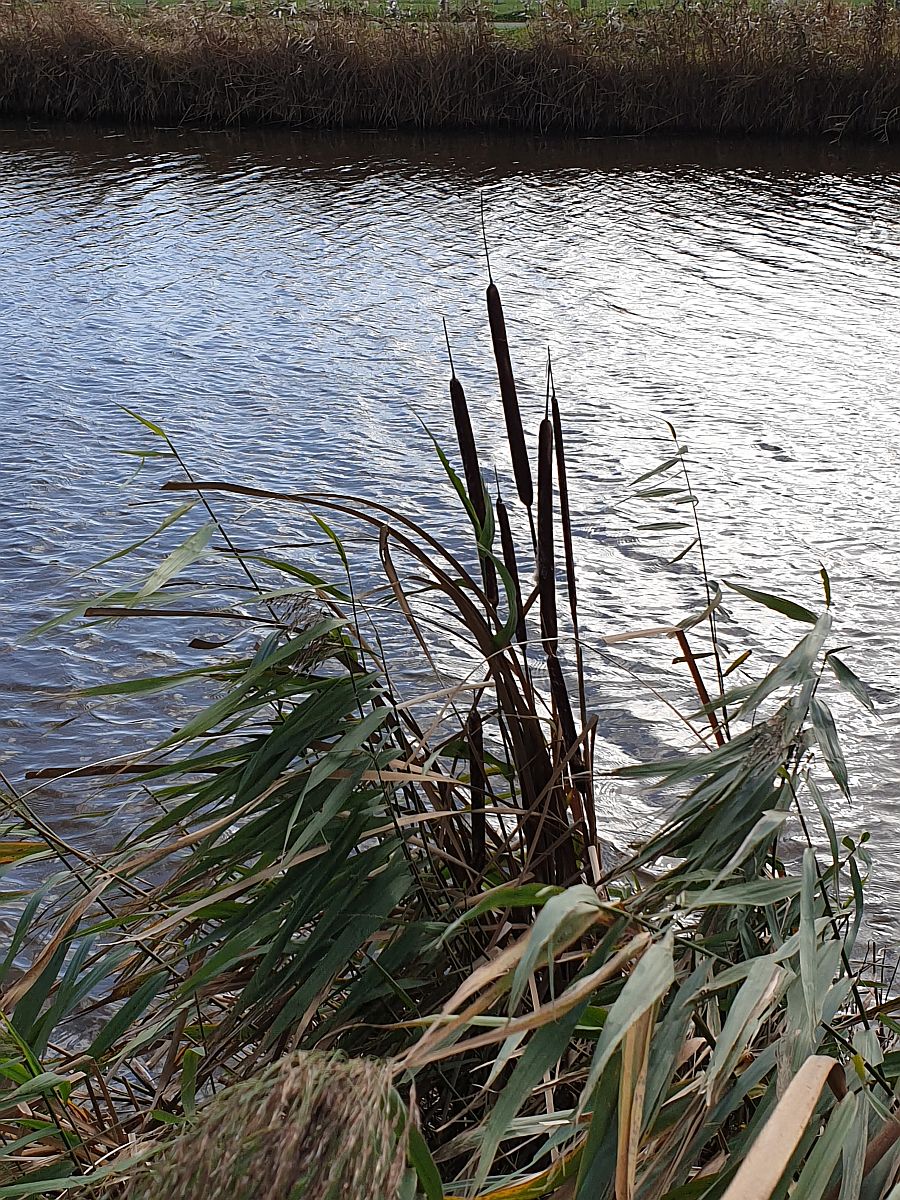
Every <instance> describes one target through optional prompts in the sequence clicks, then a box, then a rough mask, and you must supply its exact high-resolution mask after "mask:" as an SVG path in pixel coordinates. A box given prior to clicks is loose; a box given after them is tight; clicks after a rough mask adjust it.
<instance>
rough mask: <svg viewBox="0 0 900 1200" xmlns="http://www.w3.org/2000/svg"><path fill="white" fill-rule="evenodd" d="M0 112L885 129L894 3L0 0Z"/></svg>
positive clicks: (898, 101) (219, 122)
mask: <svg viewBox="0 0 900 1200" xmlns="http://www.w3.org/2000/svg"><path fill="white" fill-rule="evenodd" d="M0 111H2V112H4V113H6V114H7V115H18V116H25V117H33V118H38V119H41V120H45V119H55V120H72V121H86V120H103V121H114V122H127V123H139V124H165V125H172V124H182V123H196V124H199V125H201V126H203V127H205V128H209V127H224V126H235V125H248V124H270V123H277V124H283V125H289V126H294V127H306V126H310V127H311V126H316V127H348V126H362V127H366V128H397V127H411V128H416V129H466V128H493V129H518V130H530V131H535V132H540V133H548V132H558V133H569V134H586V135H603V134H628V135H633V134H643V133H648V132H654V131H658V132H662V133H666V134H682V133H700V132H702V133H712V134H726V135H740V134H768V135H782V136H783V135H790V136H814V137H826V138H830V139H837V138H840V137H855V138H876V139H889V138H890V137H891V136H892V135H894V134H895V133H896V131H897V128H898V122H900V9H898V8H897V6H896V5H894V4H889V3H887V2H886V0H873V2H872V3H863V4H855V5H848V4H846V3H837V2H835V0H820V2H808V0H678V2H675V3H672V2H670V0H663V2H662V3H659V4H655V3H635V4H624V3H621V4H612V5H611V6H610V7H609V8H607V9H605V10H604V11H603V12H601V13H582V12H581V11H580V10H579V11H578V12H572V11H570V10H569V8H567V7H566V6H564V5H561V6H559V7H557V8H553V7H552V6H550V7H548V8H546V10H545V11H544V13H543V15H539V16H534V17H533V18H532V19H530V20H528V21H526V22H525V23H524V24H518V25H512V24H509V23H506V24H502V23H499V22H496V21H494V20H493V19H492V17H491V15H490V14H489V13H480V12H478V11H470V12H467V13H466V14H464V19H458V20H454V19H450V18H449V17H448V18H447V19H443V20H438V19H431V20H409V19H385V18H379V19H375V18H373V17H371V16H369V15H364V14H360V13H354V12H353V11H352V10H351V9H350V7H349V6H348V7H347V8H346V9H345V10H343V11H342V12H341V13H334V12H329V11H328V10H327V9H322V10H319V11H317V12H315V13H312V14H310V13H306V14H304V13H302V12H301V13H299V14H296V15H287V10H286V9H283V8H282V9H276V10H275V11H274V13H273V14H265V13H259V12H254V13H246V12H244V13H242V14H237V13H234V12H232V11H231V10H230V9H229V10H218V9H212V8H208V7H205V6H203V7H197V6H188V7H184V6H181V5H174V6H171V7H168V8H165V7H157V6H152V7H151V6H137V7H124V8H123V7H118V6H116V5H110V6H108V7H107V6H103V7H95V6H92V5H89V4H86V3H78V2H77V0H76V2H73V3H70V2H68V0H45V2H41V3H32V2H30V0H24V2H23V0H6V2H5V3H4V4H3V6H2V11H0Z"/></svg>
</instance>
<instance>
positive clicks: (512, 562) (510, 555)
mask: <svg viewBox="0 0 900 1200" xmlns="http://www.w3.org/2000/svg"><path fill="white" fill-rule="evenodd" d="M497 524H498V525H499V526H500V548H501V551H502V553H503V564H504V567H505V571H504V572H503V575H504V583H505V584H506V585H507V603H508V605H509V616H510V622H509V623H510V624H511V625H512V630H513V631H514V632H515V635H516V637H517V639H518V640H519V642H520V643H522V644H523V645H524V644H526V643H527V641H528V631H527V629H526V626H525V612H524V608H523V605H522V590H521V586H520V583H519V568H518V564H517V562H516V546H515V542H514V541H513V536H512V529H511V528H510V524H509V513H508V512H507V508H506V505H505V504H504V503H503V501H502V500H500V499H499V498H498V500H497ZM510 587H511V588H512V595H511V596H510Z"/></svg>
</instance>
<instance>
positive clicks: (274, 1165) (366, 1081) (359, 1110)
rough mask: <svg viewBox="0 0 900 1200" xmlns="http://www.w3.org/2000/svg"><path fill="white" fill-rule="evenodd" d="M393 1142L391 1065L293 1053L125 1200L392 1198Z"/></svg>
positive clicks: (205, 1118)
mask: <svg viewBox="0 0 900 1200" xmlns="http://www.w3.org/2000/svg"><path fill="white" fill-rule="evenodd" d="M400 1111H401V1114H402V1109H401V1110H400ZM400 1123H401V1124H402V1121H401V1122H400ZM397 1135H398V1114H397V1112H396V1111H393V1110H392V1106H391V1075H390V1067H389V1066H388V1065H387V1064H385V1063H380V1062H377V1061H375V1060H370V1059H350V1060H346V1059H341V1058H340V1057H339V1056H336V1055H329V1054H292V1055H289V1056H288V1057H287V1058H284V1059H282V1060H280V1061H279V1062H277V1063H275V1064H273V1065H272V1066H270V1067H268V1068H267V1069H266V1070H264V1071H261V1072H260V1073H259V1074H257V1075H254V1076H253V1077H252V1078H250V1079H248V1080H246V1081H245V1082H243V1083H239V1084H236V1085H235V1086H233V1087H230V1088H227V1089H225V1091H223V1092H222V1093H221V1094H220V1095H219V1096H217V1097H216V1098H215V1100H213V1101H212V1102H211V1103H210V1104H208V1105H207V1106H206V1107H205V1108H204V1109H203V1111H202V1116H201V1118H200V1120H199V1121H198V1123H197V1124H196V1125H194V1126H192V1127H191V1128H190V1130H189V1132H187V1133H186V1134H184V1135H183V1136H181V1137H179V1138H176V1139H174V1140H173V1141H171V1142H170V1143H169V1144H168V1146H167V1147H166V1149H165V1151H164V1153H163V1154H162V1155H160V1156H159V1157H158V1158H156V1159H154V1161H153V1163H152V1165H150V1166H148V1167H145V1168H143V1169H142V1170H140V1171H138V1172H137V1173H136V1175H135V1177H134V1178H133V1180H132V1181H131V1184H130V1186H128V1187H127V1189H126V1193H125V1194H126V1196H127V1198H128V1200H155V1198H156V1197H160V1198H162V1197H165V1198H166V1200H180V1198H182V1197H183V1198H185V1200H187V1198H188V1197H197V1198H198V1200H199V1197H203V1200H294V1198H298V1200H299V1197H301V1196H302V1197H303V1200H342V1198H344V1197H346V1198H347V1200H350V1198H351V1197H352V1198H353V1200H384V1198H385V1197H388V1196H395V1195H396V1194H397V1187H398V1184H399V1180H400V1176H401V1175H402V1173H403V1168H404V1162H405V1150H406V1143H405V1138H403V1137H402V1136H401V1137H399V1138H398V1136H397Z"/></svg>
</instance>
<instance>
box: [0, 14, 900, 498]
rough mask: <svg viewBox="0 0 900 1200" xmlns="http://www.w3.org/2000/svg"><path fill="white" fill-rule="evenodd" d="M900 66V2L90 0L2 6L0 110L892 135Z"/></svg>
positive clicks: (545, 128) (202, 120) (215, 119)
mask: <svg viewBox="0 0 900 1200" xmlns="http://www.w3.org/2000/svg"><path fill="white" fill-rule="evenodd" d="M898 68H900V11H898V9H897V7H896V6H895V5H892V4H888V3H886V2H885V0H873V2H872V3H870V4H865V5H862V6H855V7H850V6H849V5H848V4H846V3H837V2H836V0H787V2H785V3H782V2H780V0H779V2H776V0H698V2H697V3H683V2H681V0H663V2H662V3H660V4H651V5H643V4H639V5H615V6H613V7H612V8H611V9H610V10H609V11H607V12H604V13H603V14H601V15H593V16H592V15H590V14H587V15H583V14H573V13H570V12H569V11H568V10H567V9H566V8H564V7H563V8H559V9H553V8H552V7H551V8H550V9H549V10H548V14H547V15H546V16H544V17H541V18H536V19H534V20H532V21H530V22H529V23H528V24H527V25H526V26H524V27H522V28H519V29H516V30H512V31H511V30H508V29H503V28H499V27H497V26H495V25H494V24H493V23H492V22H491V21H489V20H487V19H485V18H482V17H476V19H474V20H471V21H462V22H459V23H454V22H452V21H431V22H419V23H416V22H407V21H376V20H370V19H367V18H363V17H354V16H352V15H347V16H345V15H335V14H330V13H329V12H328V11H327V10H322V12H321V13H320V14H319V15H317V16H316V17H315V18H313V17H310V16H306V17H298V18H296V19H294V20H290V19H287V20H286V19H283V18H281V17H267V16H264V15H248V16H244V17H239V16H234V15H231V14H229V13H227V12H221V11H218V10H216V11H212V10H210V9H209V8H207V7H202V8H199V9H198V8H191V7H180V6H175V7H173V8H168V9H167V8H157V7H156V6H153V7H152V8H151V7H149V6H148V7H146V8H142V9H140V10H139V11H119V10H116V9H115V8H106V7H104V8H102V9H100V8H95V7H92V6H90V5H89V4H87V3H79V2H77V0H76V2H73V3H70V2H69V0H44V2H41V3H20V2H16V3H11V4H8V5H4V6H3V8H2V12H0V111H2V112H4V113H6V114H20V115H26V116H31V117H37V118H41V119H46V118H55V119H65V120H101V119H102V120H113V121H120V122H128V123H144V124H147V123H149V124H153V123H160V124H177V123H186V122H195V123H199V124H202V125H203V126H205V127H208V126H210V125H212V126H216V127H221V126H227V125H247V124H255V123H256V124H259V123H262V124H265V123H273V122H274V123H281V124H289V125H293V126H320V127H339V126H360V125H362V126H365V127H368V128H373V127H375V128H385V127H390V128H394V127H398V126H408V127H415V128H419V129H451V128H453V129H460V128H473V127H494V128H515V129H523V130H532V131H538V132H549V131H557V132H562V133H566V132H568V133H588V134H603V133H627V134H634V133H646V132H649V131H653V130H660V131H663V132H665V133H667V134H674V133H697V132H707V133H715V134H723V135H728V134H772V135H804V136H815V137H822V136H824V137H828V138H835V137H841V136H846V137H858V138H881V139H886V138H889V137H890V136H892V135H894V134H895V133H896V132H897V130H898V125H900V69H898ZM489 299H491V302H492V307H494V308H497V298H496V297H493V294H492V296H491V297H490V298H489ZM496 324H497V336H499V328H500V327H499V318H498V319H497V322H496ZM496 344H497V345H498V348H499V349H500V350H501V351H502V339H500V341H499V342H497V343H496ZM501 358H502V354H501ZM504 363H505V359H504V360H503V362H500V361H498V366H499V367H500V369H501V370H503V369H504ZM507 386H508V385H507ZM519 483H520V484H521V486H522V488H523V489H524V492H523V498H524V494H527V488H526V487H525V479H524V477H523V478H522V479H521V480H519Z"/></svg>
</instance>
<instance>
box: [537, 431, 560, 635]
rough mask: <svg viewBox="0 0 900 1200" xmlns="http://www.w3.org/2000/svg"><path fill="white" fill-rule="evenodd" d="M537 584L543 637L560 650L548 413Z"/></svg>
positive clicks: (542, 442)
mask: <svg viewBox="0 0 900 1200" xmlns="http://www.w3.org/2000/svg"><path fill="white" fill-rule="evenodd" d="M537 587H538V597H539V600H540V606H541V637H542V638H543V641H544V649H545V650H546V651H547V653H548V654H551V653H555V652H556V639H557V636H558V633H559V630H558V624H557V613H556V564H555V561H554V553H553V425H552V423H551V422H550V421H549V420H548V419H547V418H546V417H545V418H544V420H543V421H541V426H540V433H539V437H538V496H537Z"/></svg>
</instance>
